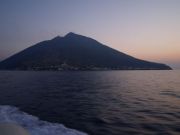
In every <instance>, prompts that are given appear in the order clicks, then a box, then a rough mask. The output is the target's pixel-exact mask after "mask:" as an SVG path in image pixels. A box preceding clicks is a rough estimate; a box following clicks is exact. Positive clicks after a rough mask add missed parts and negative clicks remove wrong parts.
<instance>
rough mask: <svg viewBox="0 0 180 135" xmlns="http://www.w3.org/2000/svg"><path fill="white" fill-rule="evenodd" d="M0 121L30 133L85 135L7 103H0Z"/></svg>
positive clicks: (38, 134) (34, 134)
mask: <svg viewBox="0 0 180 135" xmlns="http://www.w3.org/2000/svg"><path fill="white" fill-rule="evenodd" d="M0 123H13V124H18V125H21V126H22V127H23V128H25V129H26V130H27V131H29V133H30V134H31V135H87V134H86V133H83V132H80V131H77V130H75V129H69V128H66V127H65V126H64V125H63V124H58V123H50V122H46V121H42V120H40V119H39V118H38V117H35V116H32V115H29V114H27V113H25V112H22V111H20V110H19V109H18V108H16V107H13V106H8V105H0Z"/></svg>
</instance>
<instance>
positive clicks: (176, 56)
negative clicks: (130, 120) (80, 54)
mask: <svg viewBox="0 0 180 135" xmlns="http://www.w3.org/2000/svg"><path fill="white" fill-rule="evenodd" d="M68 32H74V33H77V34H81V35H85V36H88V37H91V38H94V39H96V40H98V41H99V42H101V43H103V44H105V45H107V46H110V47H112V48H115V49H117V50H119V51H121V52H125V53H127V54H129V55H132V56H134V57H137V58H140V59H145V60H150V61H155V62H162V63H166V64H169V65H170V66H172V67H175V68H176V67H180V0H1V1H0V60H3V59H5V58H7V57H9V56H10V55H13V54H14V53H17V52H19V51H21V50H23V49H25V48H27V47H29V46H31V45H33V44H35V43H37V42H40V41H43V40H48V39H52V38H53V37H55V36H57V35H60V36H64V35H65V34H67V33H68Z"/></svg>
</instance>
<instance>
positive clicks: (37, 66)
mask: <svg viewBox="0 0 180 135" xmlns="http://www.w3.org/2000/svg"><path fill="white" fill-rule="evenodd" d="M0 69H1V70H171V69H172V68H171V67H170V66H168V65H165V64H161V63H155V62H149V61H145V60H140V59H137V58H134V57H132V56H130V55H127V54H125V53H122V52H119V51H117V50H115V49H112V48H110V47H108V46H105V45H103V44H101V43H99V42H98V41H96V40H94V39H92V38H89V37H85V36H82V35H78V34H75V33H72V32H70V33H68V34H67V35H65V36H64V37H60V36H57V37H55V38H53V39H51V40H46V41H42V42H40V43H37V44H35V45H33V46H31V47H29V48H27V49H25V50H23V51H21V52H19V53H17V54H15V55H13V56H11V57H9V58H7V59H5V60H3V61H1V62H0Z"/></svg>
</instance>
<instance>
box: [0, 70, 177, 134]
mask: <svg viewBox="0 0 180 135" xmlns="http://www.w3.org/2000/svg"><path fill="white" fill-rule="evenodd" d="M0 105H13V106H16V107H18V108H20V109H21V110H22V111H25V112H27V113H29V114H32V115H35V116H37V117H39V118H40V119H42V120H46V121H50V122H58V123H63V124H64V125H66V126H67V127H70V128H74V129H77V130H80V131H84V132H86V133H88V134H90V135H129V134H133V135H179V134H180V70H179V71H178V70H174V71H89V72H87V71H83V72H79V71H77V72H44V71H42V72H33V71H1V72H0Z"/></svg>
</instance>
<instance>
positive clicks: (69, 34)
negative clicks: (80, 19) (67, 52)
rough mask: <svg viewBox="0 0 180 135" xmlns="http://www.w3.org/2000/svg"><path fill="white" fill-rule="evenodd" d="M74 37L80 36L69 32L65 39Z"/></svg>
mask: <svg viewBox="0 0 180 135" xmlns="http://www.w3.org/2000/svg"><path fill="white" fill-rule="evenodd" d="M74 36H79V35H78V34H76V33H73V32H69V33H68V34H66V35H65V36H64V37H74Z"/></svg>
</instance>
